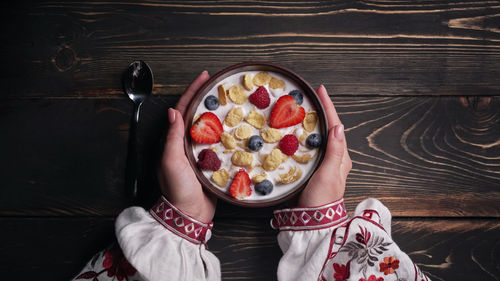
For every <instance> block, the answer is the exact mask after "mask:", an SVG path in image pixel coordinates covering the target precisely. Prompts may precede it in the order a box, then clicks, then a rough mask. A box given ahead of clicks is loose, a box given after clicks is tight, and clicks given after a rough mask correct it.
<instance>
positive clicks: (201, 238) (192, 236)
mask: <svg viewBox="0 0 500 281" xmlns="http://www.w3.org/2000/svg"><path fill="white" fill-rule="evenodd" d="M149 213H150V214H151V216H152V217H153V218H154V219H155V220H156V221H158V222H159V223H160V224H161V225H163V226H164V227H165V228H166V229H168V230H170V231H171V232H173V233H174V234H176V235H177V236H180V237H182V238H184V239H186V240H188V241H190V242H192V243H195V244H204V243H205V242H206V241H208V239H210V237H211V233H212V227H213V223H212V222H210V223H205V222H203V221H200V220H198V219H196V218H194V217H192V216H190V215H189V214H186V213H185V212H183V211H181V210H180V209H179V208H177V207H176V206H175V205H174V204H172V203H171V202H169V201H168V200H167V199H166V198H165V197H163V196H162V197H161V198H160V199H159V200H158V202H157V203H156V204H155V205H154V206H153V207H152V208H151V209H150V210H149Z"/></svg>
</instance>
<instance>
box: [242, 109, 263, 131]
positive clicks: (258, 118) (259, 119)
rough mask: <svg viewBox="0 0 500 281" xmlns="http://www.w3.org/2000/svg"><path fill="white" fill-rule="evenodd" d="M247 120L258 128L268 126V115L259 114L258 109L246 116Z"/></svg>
mask: <svg viewBox="0 0 500 281" xmlns="http://www.w3.org/2000/svg"><path fill="white" fill-rule="evenodd" d="M245 121H247V123H248V124H250V125H252V126H254V127H255V128H257V129H262V128H264V126H266V117H264V115H261V114H259V113H258V112H257V111H255V110H252V111H250V113H248V115H247V116H246V117H245Z"/></svg>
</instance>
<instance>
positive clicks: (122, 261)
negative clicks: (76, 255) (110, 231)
mask: <svg viewBox="0 0 500 281" xmlns="http://www.w3.org/2000/svg"><path fill="white" fill-rule="evenodd" d="M99 258H104V260H103V262H102V267H103V270H101V271H99V272H96V271H86V272H84V273H82V274H80V275H78V276H77V277H76V279H92V280H93V281H98V280H99V279H97V277H98V276H99V275H101V274H102V273H104V272H106V273H107V275H108V277H116V279H117V280H118V281H122V280H124V279H125V280H129V279H128V277H129V276H133V275H134V274H135V273H136V272H137V270H136V269H135V268H134V267H133V266H132V265H131V264H130V263H129V262H128V260H127V259H126V258H125V256H124V255H123V252H122V250H121V249H120V247H118V246H117V245H114V246H113V247H111V248H109V249H108V250H106V251H105V252H104V253H102V252H101V253H99V254H97V255H96V256H95V257H94V258H93V259H92V261H91V265H92V267H94V266H95V263H96V261H97V260H98V259H99ZM113 280H114V278H113Z"/></svg>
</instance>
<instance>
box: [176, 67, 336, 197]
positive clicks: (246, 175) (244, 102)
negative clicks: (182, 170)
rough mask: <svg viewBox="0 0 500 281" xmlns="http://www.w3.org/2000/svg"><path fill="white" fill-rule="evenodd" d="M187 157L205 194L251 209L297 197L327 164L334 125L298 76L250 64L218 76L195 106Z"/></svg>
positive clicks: (189, 114) (190, 114) (187, 121)
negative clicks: (315, 173) (317, 170)
mask: <svg viewBox="0 0 500 281" xmlns="http://www.w3.org/2000/svg"><path fill="white" fill-rule="evenodd" d="M185 128H186V133H185V141H184V149H185V152H186V155H187V157H188V160H189V162H190V164H191V167H192V168H193V170H194V171H195V174H196V176H197V178H198V180H199V181H200V182H201V184H202V186H203V188H205V189H206V190H207V191H208V192H211V193H213V194H215V195H216V196H217V197H218V198H220V199H222V200H224V201H227V202H229V203H231V204H235V205H239V206H244V207H267V206H272V205H276V204H279V203H282V202H284V201H287V200H289V199H291V198H293V197H294V196H296V195H297V194H298V193H299V192H300V191H301V190H302V189H303V188H304V187H305V186H306V185H307V182H308V181H309V179H310V177H311V176H312V175H313V174H314V172H315V171H316V169H317V168H318V167H319V165H320V164H321V161H322V160H323V157H324V153H325V150H326V140H327V135H328V125H327V119H326V114H325V111H324V109H323V106H322V105H321V102H320V100H319V98H318V96H317V94H316V92H315V91H314V90H313V88H312V87H311V86H310V85H309V84H308V83H307V82H306V81H305V80H304V79H302V78H301V77H300V76H299V75H297V74H296V73H294V72H293V71H291V70H289V69H287V68H285V67H283V66H280V65H277V64H274V63H269V62H244V63H239V64H236V65H232V66H230V67H227V68H226V69H224V70H222V71H220V72H218V73H217V74H215V75H213V76H212V77H211V78H210V79H209V80H208V81H207V82H206V83H205V84H204V85H203V86H202V87H201V88H200V89H199V90H198V91H197V93H196V94H195V96H194V97H193V99H192V100H191V102H190V104H189V106H188V108H187V113H186V118H185Z"/></svg>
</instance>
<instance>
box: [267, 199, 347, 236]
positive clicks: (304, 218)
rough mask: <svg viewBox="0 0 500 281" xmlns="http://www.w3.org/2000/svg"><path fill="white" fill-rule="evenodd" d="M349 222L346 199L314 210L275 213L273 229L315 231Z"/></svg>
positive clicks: (284, 210)
mask: <svg viewBox="0 0 500 281" xmlns="http://www.w3.org/2000/svg"><path fill="white" fill-rule="evenodd" d="M345 220H347V212H346V210H345V208H344V199H340V200H338V201H335V202H333V203H329V204H326V205H323V206H319V207H313V208H291V209H282V210H276V211H274V218H273V219H272V220H271V227H272V228H274V229H279V230H292V231H299V230H315V229H322V228H328V227H332V226H335V225H337V224H340V223H342V222H344V221H345Z"/></svg>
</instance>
